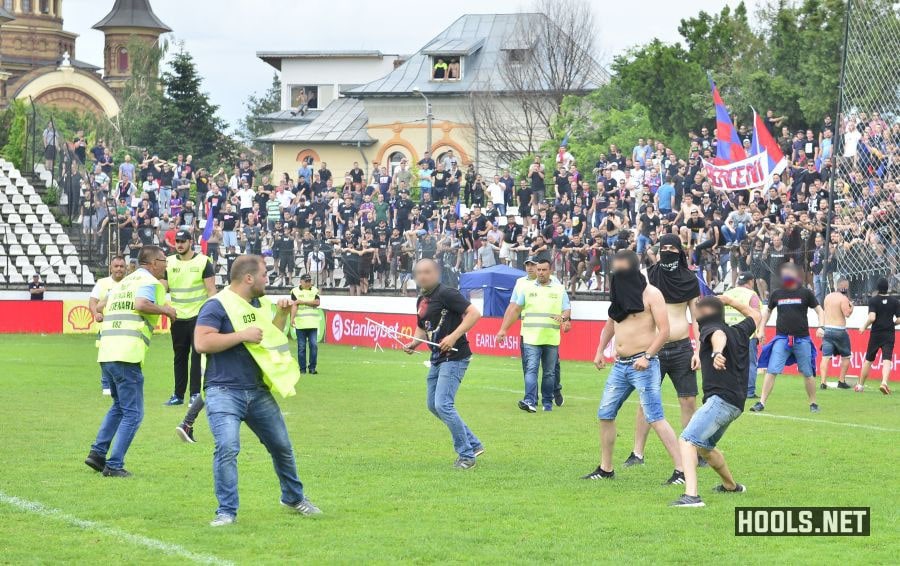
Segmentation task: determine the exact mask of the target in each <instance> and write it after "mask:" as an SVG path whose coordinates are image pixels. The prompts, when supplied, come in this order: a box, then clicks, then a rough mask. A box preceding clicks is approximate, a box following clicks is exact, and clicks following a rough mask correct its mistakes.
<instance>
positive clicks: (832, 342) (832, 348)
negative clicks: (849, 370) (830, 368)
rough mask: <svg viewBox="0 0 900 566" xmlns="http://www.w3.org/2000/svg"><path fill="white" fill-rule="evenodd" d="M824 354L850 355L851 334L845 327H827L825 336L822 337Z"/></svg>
mask: <svg viewBox="0 0 900 566" xmlns="http://www.w3.org/2000/svg"><path fill="white" fill-rule="evenodd" d="M822 355H823V356H842V357H847V356H849V355H850V335H849V334H847V330H846V329H844V328H827V327H826V328H825V336H824V337H823V338H822Z"/></svg>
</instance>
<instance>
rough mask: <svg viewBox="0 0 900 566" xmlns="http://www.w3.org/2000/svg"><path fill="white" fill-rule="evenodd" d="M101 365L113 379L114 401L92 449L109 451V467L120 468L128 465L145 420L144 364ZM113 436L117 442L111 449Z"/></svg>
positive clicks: (108, 376) (109, 379)
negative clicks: (142, 368)
mask: <svg viewBox="0 0 900 566" xmlns="http://www.w3.org/2000/svg"><path fill="white" fill-rule="evenodd" d="M100 368H101V370H102V371H103V377H104V378H105V379H106V380H107V381H108V382H109V389H110V393H111V394H112V400H113V404H112V407H110V408H109V411H107V413H106V416H105V417H104V418H103V422H102V423H101V424H100V430H99V431H97V440H95V441H94V444H93V446H91V450H93V451H94V452H96V453H98V454H101V455H103V456H106V455H107V452H108V453H109V456H108V457H107V458H106V465H107V467H109V468H112V469H114V470H119V469H122V468H124V467H125V453H126V452H128V447H129V446H131V441H132V440H134V435H135V434H137V431H138V428H139V427H140V426H141V421H142V420H144V374H143V373H141V364H133V363H129V362H100ZM113 438H115V439H116V443H115V445H113V447H112V450H110V444H112V441H113Z"/></svg>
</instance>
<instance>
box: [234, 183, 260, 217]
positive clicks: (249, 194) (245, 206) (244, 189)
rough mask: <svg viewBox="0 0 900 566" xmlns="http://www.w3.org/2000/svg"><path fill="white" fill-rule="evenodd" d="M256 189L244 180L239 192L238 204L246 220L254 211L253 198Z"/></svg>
mask: <svg viewBox="0 0 900 566" xmlns="http://www.w3.org/2000/svg"><path fill="white" fill-rule="evenodd" d="M255 196H256V191H254V190H253V189H251V188H250V184H249V183H247V182H246V181H244V183H243V185H242V186H241V190H239V191H238V192H237V197H238V204H239V208H240V212H241V220H242V221H244V222H246V221H247V215H248V214H250V212H252V211H253V198H254V197H255Z"/></svg>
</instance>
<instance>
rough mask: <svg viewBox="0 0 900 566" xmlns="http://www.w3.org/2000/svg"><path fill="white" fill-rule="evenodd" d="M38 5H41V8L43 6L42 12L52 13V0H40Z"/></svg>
mask: <svg viewBox="0 0 900 566" xmlns="http://www.w3.org/2000/svg"><path fill="white" fill-rule="evenodd" d="M38 5H39V6H40V8H41V13H42V14H49V13H50V0H40V2H39V3H38Z"/></svg>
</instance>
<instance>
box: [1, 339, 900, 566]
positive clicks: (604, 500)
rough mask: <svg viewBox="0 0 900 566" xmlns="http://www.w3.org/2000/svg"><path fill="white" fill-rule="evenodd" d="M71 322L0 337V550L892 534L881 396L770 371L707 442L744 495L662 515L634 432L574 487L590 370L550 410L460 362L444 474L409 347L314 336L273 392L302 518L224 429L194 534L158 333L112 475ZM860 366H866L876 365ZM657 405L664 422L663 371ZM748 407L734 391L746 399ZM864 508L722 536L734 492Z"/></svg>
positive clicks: (556, 553) (547, 548)
mask: <svg viewBox="0 0 900 566" xmlns="http://www.w3.org/2000/svg"><path fill="white" fill-rule="evenodd" d="M93 344H94V340H93V337H90V336H3V337H2V338H0V366H2V376H0V406H2V411H0V431H2V443H0V454H2V461H3V471H2V473H0V478H2V479H0V563H2V564H7V563H9V564H19V563H33V564H38V563H43V564H46V563H87V562H92V563H97V562H98V561H102V562H119V563H125V564H185V563H191V562H203V561H207V562H222V563H228V562H230V563H234V564H264V563H266V564H267V563H271V564H278V563H285V562H290V563H306V564H316V563H363V562H366V563H370V562H374V563H399V562H417V563H444V562H469V563H516V562H556V563H559V564H576V563H577V564H586V563H591V564H599V563H619V564H622V563H636V562H641V563H645V564H653V563H683V564H694V563H713V562H716V563H720V564H721V563H725V562H726V561H727V562H735V561H739V562H743V563H750V564H755V563H759V564H762V563H785V564H801V563H803V564H809V563H826V564H836V563H845V564H861V563H865V564H888V563H896V560H897V549H898V548H900V534H898V533H900V498H898V495H897V494H898V485H897V479H898V472H897V469H898V464H900V451H898V448H897V446H898V441H900V411H898V396H896V395H895V396H893V397H883V396H882V395H880V394H879V393H878V392H877V390H875V389H874V388H869V391H867V392H866V393H864V394H856V393H853V392H852V391H841V390H835V389H830V390H828V391H821V392H820V400H819V403H820V405H821V407H822V412H821V413H820V414H818V415H811V414H810V413H809V412H808V408H807V405H806V402H805V395H804V393H803V390H802V386H801V383H800V382H799V380H798V379H797V378H795V377H782V378H780V380H779V382H778V384H777V386H776V390H775V393H774V395H773V397H772V399H771V400H770V403H769V407H768V409H767V411H768V412H767V413H766V415H755V414H751V413H749V412H747V413H745V414H744V415H743V416H741V418H740V419H739V420H738V421H737V422H736V423H734V424H733V425H732V426H731V428H730V429H729V431H728V433H727V434H726V436H725V438H724V439H723V441H722V443H721V445H720V447H721V448H722V450H723V451H724V453H725V455H726V457H727V458H728V461H729V464H730V466H731V469H732V471H733V472H734V474H735V477H736V479H737V480H738V481H740V482H742V483H745V484H746V485H747V486H748V489H749V491H748V492H747V493H745V494H741V495H734V496H727V495H717V494H713V493H711V492H710V490H711V489H712V487H713V486H714V485H715V484H716V483H717V477H716V476H715V473H714V472H713V471H711V470H709V469H701V470H700V490H701V494H702V495H703V496H704V499H705V501H706V503H707V507H706V508H703V509H671V508H668V507H667V504H668V503H669V502H670V501H672V500H674V499H676V498H677V497H678V496H679V495H680V494H681V491H682V488H681V487H680V486H671V487H663V486H661V485H660V482H662V481H663V480H664V479H666V478H667V477H668V475H669V474H670V472H671V465H670V463H669V460H668V458H667V457H666V455H665V452H664V450H663V448H662V446H661V444H660V443H659V441H658V440H657V439H656V438H655V436H653V435H652V434H651V439H650V442H649V443H648V449H647V454H646V460H647V464H646V465H644V466H643V467H639V468H638V469H634V468H631V469H625V468H622V467H621V466H620V465H619V466H617V474H618V477H617V479H616V480H615V481H612V482H601V481H594V482H588V481H582V480H579V479H578V478H579V476H580V475H582V474H585V473H587V472H589V471H591V470H592V469H593V468H594V467H595V466H596V465H597V462H598V460H599V455H598V448H597V443H598V440H597V424H596V410H597V404H598V401H599V398H600V392H601V389H602V385H603V380H604V377H605V374H601V373H599V372H597V371H596V370H595V369H594V368H593V366H591V365H589V364H585V363H568V362H566V363H563V365H562V368H563V370H562V371H563V384H564V387H565V393H566V395H567V397H566V399H567V402H566V405H565V406H564V407H563V408H561V409H557V410H555V411H554V412H552V413H549V414H547V413H541V412H539V413H538V414H534V415H529V414H526V413H523V412H522V411H520V410H519V409H518V408H516V401H517V400H518V399H519V398H520V397H521V389H522V378H521V375H520V366H519V361H518V360H515V359H509V358H489V357H478V356H476V357H475V358H473V361H472V363H471V365H470V367H469V371H468V373H467V375H466V378H465V380H464V382H463V385H462V388H461V390H460V394H459V397H458V399H457V405H458V407H459V410H460V412H461V414H462V416H463V418H464V419H465V420H466V421H467V422H468V423H469V425H470V426H471V428H472V429H473V430H474V431H475V433H476V434H477V435H478V436H479V437H480V438H481V439H482V440H483V441H484V443H485V447H486V449H487V452H486V453H485V454H484V455H483V456H482V457H481V458H480V459H479V462H478V467H477V468H476V469H474V470H470V471H458V470H454V469H452V467H451V464H452V463H453V460H454V458H455V454H454V453H453V449H452V445H451V442H450V437H449V434H448V432H447V430H446V428H445V427H444V426H443V425H442V424H441V423H440V422H439V421H437V420H436V419H434V418H433V417H432V416H431V414H430V413H428V412H427V410H426V409H425V399H424V391H425V383H424V378H425V373H426V369H425V368H424V367H423V365H422V361H423V360H425V359H426V357H425V355H416V356H412V357H409V356H406V355H405V354H403V353H402V352H399V351H392V350H388V351H386V352H374V351H372V350H371V349H366V348H358V349H352V348H350V347H346V346H334V345H326V346H323V347H322V348H321V349H320V362H319V369H320V372H321V373H320V374H319V375H317V376H304V379H303V380H302V381H301V382H300V384H299V386H298V395H297V396H296V397H293V398H291V399H288V400H280V403H281V407H282V410H283V411H284V413H285V418H286V420H287V424H288V428H289V430H290V433H291V437H292V440H293V442H294V448H295V451H296V453H297V456H298V461H299V469H300V477H301V479H302V480H303V481H304V484H305V485H306V488H307V494H308V495H309V497H310V498H311V499H312V500H313V501H314V502H315V503H316V504H317V505H319V506H320V507H321V508H322V510H323V511H324V515H323V516H321V517H320V518H305V517H300V516H296V515H293V514H290V513H289V512H287V511H286V510H285V509H283V508H282V507H280V506H279V505H278V496H279V490H278V485H277V480H276V478H275V475H274V473H273V471H272V466H271V461H270V460H269V457H268V454H267V453H266V451H265V449H264V448H263V447H262V445H260V444H259V442H257V441H256V439H255V437H253V436H252V434H251V433H250V432H249V431H247V430H246V427H245V429H244V434H243V437H242V438H243V445H242V452H241V455H240V457H239V472H240V496H241V507H240V512H239V516H238V523H237V524H236V525H234V526H233V527H231V528H225V529H217V530H216V529H211V528H210V527H208V526H207V523H208V522H209V521H210V520H211V519H212V518H213V512H214V511H215V508H216V501H215V498H214V495H213V487H212V467H211V460H212V450H213V445H212V438H211V436H210V434H209V429H208V426H207V423H206V419H205V413H204V415H203V416H202V417H201V419H200V420H199V421H198V424H197V427H196V430H197V432H196V435H197V437H198V440H199V444H195V445H186V444H182V443H181V442H179V441H178V440H177V439H176V437H175V434H174V429H175V426H176V425H177V424H178V423H179V422H180V419H181V417H182V415H183V413H184V410H185V407H164V406H163V405H162V403H163V401H165V400H166V399H167V398H168V396H169V395H170V394H171V388H172V373H171V372H172V370H171V344H170V342H169V341H168V337H165V336H158V337H156V338H155V339H154V343H153V347H152V349H151V351H150V354H149V356H148V360H147V364H146V366H145V370H144V371H145V376H146V385H145V401H146V414H145V418H144V423H143V425H142V427H141V429H140V431H139V432H138V435H137V437H136V439H135V442H134V444H133V445H132V447H131V450H130V452H129V453H128V457H127V463H126V464H127V467H128V468H129V469H130V470H131V471H133V472H134V474H135V476H134V477H133V478H131V479H127V480H120V479H106V478H102V477H101V476H100V475H99V474H96V473H94V472H92V471H91V470H90V469H88V468H87V467H86V466H85V465H84V464H83V463H82V461H83V459H84V457H85V456H86V455H87V452H88V448H89V446H90V444H91V442H92V440H93V437H94V434H95V433H96V430H97V427H98V425H99V423H100V420H101V418H102V416H103V414H104V412H105V411H106V409H107V407H108V404H109V400H108V399H107V398H104V397H102V396H101V395H100V387H99V368H98V366H97V364H96V363H95V361H94V360H95V356H96V351H95V349H94V346H93ZM876 381H877V380H876ZM663 400H664V402H665V403H666V406H665V408H666V417H667V419H668V420H669V422H670V423H672V424H673V426H674V427H675V428H676V430H680V422H679V416H678V409H677V408H676V407H675V405H676V403H677V402H676V399H675V395H674V391H673V390H672V387H671V384H669V383H666V384H665V386H664V399H663ZM748 406H749V405H748ZM635 408H636V405H635V399H634V397H632V399H631V400H630V401H629V402H628V403H627V404H626V405H625V407H624V408H623V410H622V413H621V414H620V419H619V440H618V443H617V446H616V455H615V462H616V463H617V464H619V463H621V462H622V461H623V460H624V459H625V457H626V456H627V455H628V452H629V451H630V449H631V443H632V439H633V423H634V411H635ZM737 505H742V506H783V505H786V506H811V505H815V506H841V505H846V506H869V507H871V508H872V523H871V524H872V535H871V536H870V537H867V538H863V537H829V538H825V537H810V538H797V537H773V538H758V537H741V538H736V537H735V536H734V535H733V533H734V523H733V517H734V511H733V509H734V507H735V506H737Z"/></svg>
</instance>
